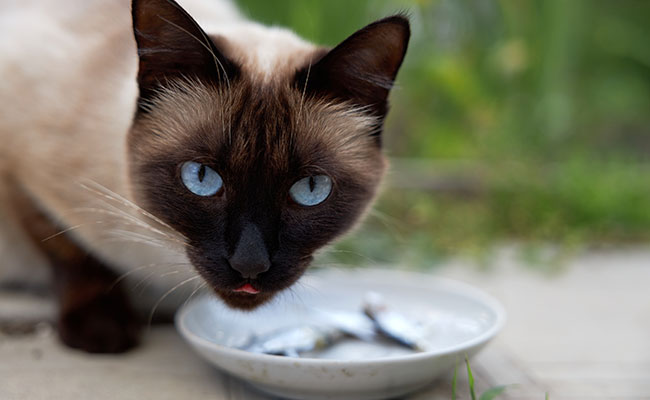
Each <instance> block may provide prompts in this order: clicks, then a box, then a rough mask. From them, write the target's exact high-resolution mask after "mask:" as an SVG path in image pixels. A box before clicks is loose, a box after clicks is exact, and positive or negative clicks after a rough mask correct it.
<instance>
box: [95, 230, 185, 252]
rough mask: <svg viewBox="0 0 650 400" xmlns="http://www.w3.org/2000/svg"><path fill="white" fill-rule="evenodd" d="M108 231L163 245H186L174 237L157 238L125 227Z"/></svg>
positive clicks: (116, 235)
mask: <svg viewBox="0 0 650 400" xmlns="http://www.w3.org/2000/svg"><path fill="white" fill-rule="evenodd" d="M107 233H108V234H110V235H112V237H123V238H125V239H134V240H139V241H144V242H149V243H152V244H157V245H163V246H165V245H172V246H174V245H180V246H179V247H180V248H181V249H184V246H183V245H184V243H182V242H177V241H175V240H174V239H173V238H156V237H151V236H147V235H145V234H143V233H138V232H133V231H128V230H123V229H111V230H109V231H108V232H107Z"/></svg>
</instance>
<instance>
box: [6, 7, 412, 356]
mask: <svg viewBox="0 0 650 400" xmlns="http://www.w3.org/2000/svg"><path fill="white" fill-rule="evenodd" d="M180 3H181V4H178V3H176V2H175V1H173V0H133V2H132V3H130V2H129V1H128V0H84V1H81V0H78V1H73V0H65V1H57V2H54V1H47V0H22V1H20V2H17V1H16V2H12V1H9V2H4V3H3V4H2V5H0V74H1V75H2V79H0V217H1V222H0V246H1V247H0V251H1V254H0V257H1V258H0V273H1V274H2V275H4V277H5V278H7V279H8V278H9V277H10V276H12V275H11V274H14V275H13V276H15V274H16V273H19V274H22V275H23V276H25V275H27V276H28V277H35V276H36V275H38V274H39V272H38V271H40V270H39V266H43V265H47V267H48V268H49V269H50V271H51V277H52V280H53V282H54V287H55V293H56V296H57V299H58V303H59V316H58V320H57V329H58V333H59V336H60V338H61V339H62V341H63V342H64V343H65V344H67V345H68V346H71V347H74V348H79V349H83V350H86V351H89V352H122V351H126V350H128V349H129V348H131V347H133V346H134V345H135V344H136V343H137V341H138V332H139V327H140V326H141V323H140V317H139V316H138V314H137V313H136V312H135V311H134V308H133V307H132V306H133V301H132V300H133V299H129V298H128V295H129V294H131V293H132V291H131V290H127V289H126V288H125V286H124V283H125V282H126V281H128V280H129V279H131V278H134V277H139V278H138V279H144V280H146V281H147V284H150V285H153V286H155V287H159V288H163V289H162V290H163V291H166V294H169V293H171V292H172V291H173V289H176V288H178V287H181V286H183V285H186V286H191V287H194V291H196V290H199V289H201V288H204V287H205V288H207V289H209V290H211V291H212V292H213V293H214V294H215V295H216V296H218V297H219V298H221V299H222V300H223V301H224V302H225V303H226V304H228V305H229V306H231V307H234V308H239V309H244V310H251V309H254V308H255V307H258V306H260V305H262V304H264V303H265V302H268V301H269V300H270V299H272V298H273V297H274V296H275V295H276V294H277V293H279V292H281V291H283V290H285V289H287V288H289V287H290V286H291V285H292V284H293V283H295V282H296V281H297V280H298V278H299V277H300V276H301V275H302V274H303V272H304V271H305V269H306V268H307V267H308V265H309V264H310V261H311V260H312V256H313V254H314V252H315V251H316V250H317V249H319V248H322V247H323V246H324V245H326V244H328V243H330V242H331V241H332V240H334V239H335V238H337V237H339V236H340V235H341V234H343V233H344V232H346V231H347V230H349V229H350V228H351V227H352V226H353V225H354V224H355V222H357V221H358V220H359V219H360V218H361V217H362V215H363V214H364V211H365V210H366V209H367V208H368V206H369V204H370V203H371V201H372V199H373V198H374V196H375V194H376V192H377V188H378V186H379V184H380V181H381V178H382V175H383V173H384V170H385V167H386V161H385V158H384V156H383V155H382V148H381V142H382V137H381V135H382V125H383V121H384V118H385V116H386V113H387V110H388V102H387V97H388V94H389V91H390V89H391V87H392V86H393V82H394V80H395V77H396V74H397V72H398V69H399V68H400V65H401V64H402V60H403V58H404V55H405V52H406V49H407V44H408V40H409V35H410V33H409V23H408V20H407V19H406V18H405V17H404V16H402V15H396V16H391V17H388V18H385V19H382V20H380V21H377V22H374V23H372V24H370V25H368V26H366V27H364V28H363V29H361V30H359V31H357V32H356V33H353V34H352V35H351V36H350V37H348V38H347V39H345V40H344V41H343V42H342V43H340V44H339V45H338V46H336V47H334V48H325V47H321V46H317V45H313V44H311V43H308V42H306V41H304V40H302V39H300V38H299V37H297V36H296V35H295V34H293V33H292V32H290V31H288V30H285V29H280V28H275V27H266V26H262V25H259V24H257V23H254V22H250V21H247V20H246V19H244V18H243V17H242V16H241V15H240V14H239V12H238V11H237V9H236V8H235V7H234V6H233V4H231V3H230V2H228V1H225V0H184V1H180ZM12 271H13V272H12ZM127 277H128V278H129V279H126V278H127ZM168 289H169V290H168Z"/></svg>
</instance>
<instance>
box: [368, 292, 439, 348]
mask: <svg viewBox="0 0 650 400" xmlns="http://www.w3.org/2000/svg"><path fill="white" fill-rule="evenodd" d="M363 312H364V313H365V314H366V315H367V316H368V317H369V318H370V319H371V320H373V321H374V323H375V328H376V329H377V331H378V332H379V333H381V334H382V335H384V336H386V337H387V338H389V339H391V340H393V341H395V342H397V343H399V344H401V345H403V346H406V347H408V348H410V349H413V350H418V351H426V350H427V349H428V348H429V347H430V346H429V343H428V342H427V341H426V336H427V335H426V329H425V326H424V325H423V324H422V323H421V322H420V321H417V320H414V319H412V318H409V317H407V316H406V315H404V314H401V313H399V312H396V311H392V310H390V308H389V307H388V306H387V305H386V303H385V302H384V299H383V297H382V296H381V295H380V294H378V293H375V292H369V293H368V294H366V298H365V301H364V305H363Z"/></svg>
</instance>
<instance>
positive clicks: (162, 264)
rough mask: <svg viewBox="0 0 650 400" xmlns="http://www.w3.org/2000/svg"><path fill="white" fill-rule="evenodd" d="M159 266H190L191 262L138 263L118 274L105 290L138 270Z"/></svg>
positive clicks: (111, 288)
mask: <svg viewBox="0 0 650 400" xmlns="http://www.w3.org/2000/svg"><path fill="white" fill-rule="evenodd" d="M161 266H170V267H184V266H191V264H188V263H151V264H145V265H140V266H138V267H136V268H134V269H132V270H129V271H127V272H125V273H123V274H122V275H120V276H118V277H117V278H116V279H115V281H114V282H113V283H112V284H111V286H110V287H109V288H108V290H107V292H110V291H111V290H113V289H114V288H115V286H117V285H118V284H119V283H120V282H122V281H123V280H124V279H126V278H128V277H129V276H131V275H133V274H135V273H137V272H140V271H142V270H145V269H149V268H154V267H161Z"/></svg>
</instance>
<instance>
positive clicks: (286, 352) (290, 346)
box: [243, 325, 344, 357]
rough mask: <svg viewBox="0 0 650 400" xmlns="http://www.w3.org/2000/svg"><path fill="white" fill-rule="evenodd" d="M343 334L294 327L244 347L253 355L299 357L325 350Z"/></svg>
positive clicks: (321, 328)
mask: <svg viewBox="0 0 650 400" xmlns="http://www.w3.org/2000/svg"><path fill="white" fill-rule="evenodd" d="M343 335H344V334H343V332H342V331H341V330H340V329H338V328H336V327H328V326H316V325H305V326H293V327H287V328H283V329H278V330H276V331H273V332H270V333H267V334H265V335H263V336H259V337H254V338H252V339H251V340H250V341H249V344H248V345H246V346H244V347H243V350H247V351H250V352H253V353H264V354H274V355H281V356H287V357H299V356H300V353H304V352H310V351H314V350H320V349H324V348H326V347H328V346H331V345H332V344H333V343H334V342H336V341H337V340H339V339H340V338H342V337H343Z"/></svg>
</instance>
